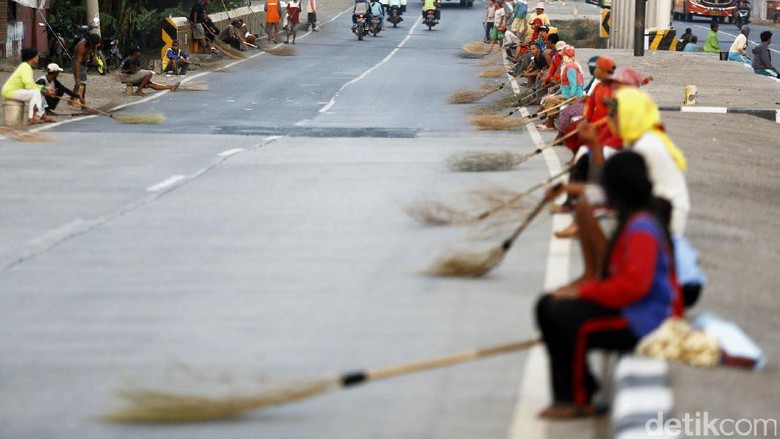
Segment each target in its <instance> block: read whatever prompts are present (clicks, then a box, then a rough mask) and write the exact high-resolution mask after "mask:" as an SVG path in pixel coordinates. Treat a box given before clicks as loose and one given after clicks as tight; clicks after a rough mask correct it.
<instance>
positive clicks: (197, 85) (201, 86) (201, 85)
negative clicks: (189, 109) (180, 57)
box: [177, 81, 209, 91]
mask: <svg viewBox="0 0 780 439" xmlns="http://www.w3.org/2000/svg"><path fill="white" fill-rule="evenodd" d="M208 89H209V85H208V84H207V83H205V82H200V81H191V82H182V83H181V84H179V87H178V88H177V90H184V91H206V90H208Z"/></svg>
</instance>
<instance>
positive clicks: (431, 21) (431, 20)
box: [423, 9, 436, 30]
mask: <svg viewBox="0 0 780 439" xmlns="http://www.w3.org/2000/svg"><path fill="white" fill-rule="evenodd" d="M423 25H425V26H428V30H431V29H433V27H434V26H436V11H434V10H433V9H428V10H427V11H425V18H424V19H423Z"/></svg>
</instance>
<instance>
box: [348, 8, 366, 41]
mask: <svg viewBox="0 0 780 439" xmlns="http://www.w3.org/2000/svg"><path fill="white" fill-rule="evenodd" d="M352 33H354V34H355V35H357V37H358V40H359V41H363V37H365V36H366V35H368V23H366V16H365V14H358V16H357V21H356V22H355V24H353V25H352Z"/></svg>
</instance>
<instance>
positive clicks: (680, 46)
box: [677, 27, 693, 52]
mask: <svg viewBox="0 0 780 439" xmlns="http://www.w3.org/2000/svg"><path fill="white" fill-rule="evenodd" d="M691 37H693V31H692V30H691V28H689V27H686V28H685V33H684V34H682V36H681V37H680V39H679V41H677V50H679V51H680V52H682V51H684V50H685V45H686V44H688V43H690V42H691Z"/></svg>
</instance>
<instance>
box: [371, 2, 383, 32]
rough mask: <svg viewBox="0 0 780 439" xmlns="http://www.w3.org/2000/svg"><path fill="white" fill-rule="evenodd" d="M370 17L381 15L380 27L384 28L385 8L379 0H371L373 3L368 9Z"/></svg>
mask: <svg viewBox="0 0 780 439" xmlns="http://www.w3.org/2000/svg"><path fill="white" fill-rule="evenodd" d="M368 15H369V17H371V18H373V17H379V28H380V29H382V28H383V25H384V21H383V20H384V17H385V9H384V7H383V6H382V3H379V0H371V5H370V7H369V11H368Z"/></svg>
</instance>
